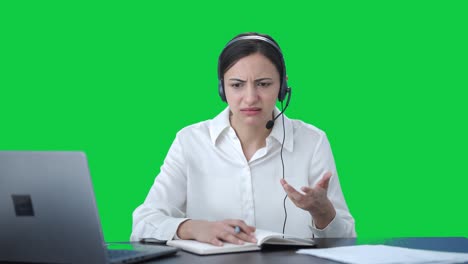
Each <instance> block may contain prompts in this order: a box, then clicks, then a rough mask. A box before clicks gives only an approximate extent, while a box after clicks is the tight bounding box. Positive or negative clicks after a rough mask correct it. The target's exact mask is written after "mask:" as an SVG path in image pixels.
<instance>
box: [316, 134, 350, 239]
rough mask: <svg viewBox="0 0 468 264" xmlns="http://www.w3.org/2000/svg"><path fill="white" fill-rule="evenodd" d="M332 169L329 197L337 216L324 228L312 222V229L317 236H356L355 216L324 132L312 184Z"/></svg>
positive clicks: (318, 146)
mask: <svg viewBox="0 0 468 264" xmlns="http://www.w3.org/2000/svg"><path fill="white" fill-rule="evenodd" d="M327 171H331V172H332V178H331V179H330V183H329V186H328V192H327V195H328V198H329V199H330V201H331V202H332V204H333V206H334V207H335V210H336V216H335V218H334V219H333V220H332V221H331V222H330V223H329V224H328V226H326V227H325V228H324V229H317V228H316V227H315V225H314V223H311V226H310V228H311V230H312V233H313V234H314V236H315V237H356V231H355V224H354V218H353V217H352V216H351V214H350V212H349V209H348V206H347V205H346V201H345V199H344V196H343V192H342V190H341V186H340V181H339V179H338V173H337V171H336V166H335V160H334V158H333V154H332V151H331V147H330V143H329V142H328V139H327V136H326V135H325V133H323V132H322V134H321V138H320V141H319V143H318V144H317V147H316V149H315V153H314V155H313V157H312V163H311V167H310V174H309V177H310V178H309V179H310V180H311V181H312V182H310V183H309V184H310V186H315V184H317V182H318V181H319V180H320V179H321V178H322V176H323V175H324V174H325V172H327Z"/></svg>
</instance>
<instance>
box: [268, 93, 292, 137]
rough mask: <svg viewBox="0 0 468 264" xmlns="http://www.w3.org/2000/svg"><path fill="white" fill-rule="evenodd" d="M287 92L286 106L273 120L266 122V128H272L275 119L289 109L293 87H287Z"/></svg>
mask: <svg viewBox="0 0 468 264" xmlns="http://www.w3.org/2000/svg"><path fill="white" fill-rule="evenodd" d="M286 94H287V96H288V99H287V100H286V106H285V107H284V109H281V112H280V113H279V114H277V115H276V116H275V118H273V119H272V120H269V121H268V122H267V123H266V126H265V127H266V129H272V128H273V126H274V125H275V120H276V119H277V118H278V117H279V116H280V115H282V114H283V113H284V112H285V111H286V109H288V106H289V101H290V100H291V88H290V87H289V88H287V89H286Z"/></svg>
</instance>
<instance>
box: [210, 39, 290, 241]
mask: <svg viewBox="0 0 468 264" xmlns="http://www.w3.org/2000/svg"><path fill="white" fill-rule="evenodd" d="M244 40H259V41H263V42H266V43H268V44H270V45H271V46H272V47H273V48H275V50H276V51H277V52H278V54H280V57H281V68H282V72H281V86H280V90H279V93H278V101H280V103H281V112H280V113H279V114H278V115H276V116H275V117H274V118H273V119H271V120H269V121H268V122H267V123H266V125H265V127H266V129H271V128H273V125H274V124H275V120H276V119H277V118H278V117H279V116H281V119H282V121H283V122H282V123H283V141H282V143H281V151H280V156H281V165H282V169H283V179H284V161H283V147H284V141H285V138H286V132H285V126H284V115H283V113H284V111H286V109H287V108H288V106H289V101H290V100H291V87H288V84H287V77H286V64H285V63H284V57H283V53H282V52H281V49H280V48H279V47H278V45H276V44H275V42H273V41H272V40H270V39H268V38H266V37H263V36H258V35H248V36H240V37H237V38H234V39H233V40H231V41H229V42H228V43H227V44H226V46H225V47H224V49H223V51H222V52H221V55H220V56H219V59H218V81H219V84H218V92H219V96H220V97H221V100H223V101H224V102H226V94H225V91H224V78H223V73H222V72H221V57H222V54H223V53H224V52H225V51H226V49H227V48H228V47H230V46H231V45H232V44H234V43H237V42H239V41H244ZM286 95H287V96H288V98H287V100H286V106H285V107H284V108H283V101H284V99H285V98H286ZM287 197H288V195H287V194H286V195H285V196H284V199H283V207H284V223H283V238H284V230H285V228H286V220H287V218H288V213H287V211H286V198H287Z"/></svg>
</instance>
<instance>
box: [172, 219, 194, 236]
mask: <svg viewBox="0 0 468 264" xmlns="http://www.w3.org/2000/svg"><path fill="white" fill-rule="evenodd" d="M187 220H190V218H183V219H182V221H181V222H179V224H178V225H177V228H176V232H175V233H174V237H173V238H172V240H181V238H180V237H179V236H178V235H177V230H178V229H179V226H180V225H181V224H182V223H184V222H185V221H187Z"/></svg>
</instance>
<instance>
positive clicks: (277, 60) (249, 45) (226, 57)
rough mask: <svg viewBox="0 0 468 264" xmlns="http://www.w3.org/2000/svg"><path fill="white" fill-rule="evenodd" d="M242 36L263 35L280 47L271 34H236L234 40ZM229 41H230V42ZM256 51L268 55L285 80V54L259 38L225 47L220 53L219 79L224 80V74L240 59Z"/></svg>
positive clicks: (281, 78)
mask: <svg viewBox="0 0 468 264" xmlns="http://www.w3.org/2000/svg"><path fill="white" fill-rule="evenodd" d="M242 36H261V37H264V38H267V39H269V40H271V41H272V42H273V43H275V44H276V46H277V47H278V48H279V45H278V43H276V41H275V40H274V39H273V38H272V37H270V36H269V35H265V34H259V33H256V32H249V33H242V34H239V35H237V36H235V37H234V38H233V39H231V41H232V40H234V39H236V38H239V37H242ZM228 43H229V42H228ZM254 53H260V54H262V55H263V56H265V57H267V58H268V59H269V60H270V61H271V63H273V65H275V67H276V70H278V74H279V76H280V83H282V82H283V76H282V75H283V71H284V72H286V71H285V67H286V66H285V65H283V61H284V60H283V54H282V53H281V51H279V50H277V49H276V48H275V47H273V46H272V45H271V44H269V43H267V42H265V41H262V40H257V39H246V40H242V41H237V42H234V43H232V44H231V45H229V46H227V47H225V48H224V49H223V51H222V52H221V54H220V55H219V60H218V79H219V80H220V81H222V80H223V78H224V74H225V73H226V72H227V71H228V70H229V69H230V68H231V67H232V66H233V65H234V64H235V63H236V62H237V61H239V60H240V59H242V58H244V57H247V56H249V55H251V54H254Z"/></svg>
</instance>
